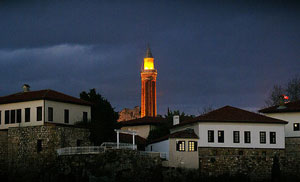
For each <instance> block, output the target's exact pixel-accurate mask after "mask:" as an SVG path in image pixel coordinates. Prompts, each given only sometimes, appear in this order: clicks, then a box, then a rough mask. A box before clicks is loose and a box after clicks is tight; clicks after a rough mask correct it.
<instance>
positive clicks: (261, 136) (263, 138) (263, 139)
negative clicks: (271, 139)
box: [259, 131, 267, 143]
mask: <svg viewBox="0 0 300 182" xmlns="http://www.w3.org/2000/svg"><path fill="white" fill-rule="evenodd" d="M259 141H260V143H266V141H267V140H266V132H265V131H261V132H259Z"/></svg>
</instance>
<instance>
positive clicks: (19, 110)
mask: <svg viewBox="0 0 300 182" xmlns="http://www.w3.org/2000/svg"><path fill="white" fill-rule="evenodd" d="M21 122H22V110H21V109H18V110H17V123H21Z"/></svg>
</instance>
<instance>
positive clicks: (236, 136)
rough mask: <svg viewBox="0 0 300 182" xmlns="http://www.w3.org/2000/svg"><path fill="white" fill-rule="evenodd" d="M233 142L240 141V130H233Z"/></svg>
mask: <svg viewBox="0 0 300 182" xmlns="http://www.w3.org/2000/svg"><path fill="white" fill-rule="evenodd" d="M233 143H240V132H239V131H233Z"/></svg>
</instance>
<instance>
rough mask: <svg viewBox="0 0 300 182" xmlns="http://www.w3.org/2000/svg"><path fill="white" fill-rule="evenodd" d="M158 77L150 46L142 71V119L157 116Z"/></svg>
mask: <svg viewBox="0 0 300 182" xmlns="http://www.w3.org/2000/svg"><path fill="white" fill-rule="evenodd" d="M156 76H157V70H156V69H155V68H154V58H153V56H152V53H151V50H150V48H149V46H148V47H147V52H146V57H145V58H144V67H143V69H142V71H141V78H142V96H141V117H145V116H150V117H155V116H156Z"/></svg>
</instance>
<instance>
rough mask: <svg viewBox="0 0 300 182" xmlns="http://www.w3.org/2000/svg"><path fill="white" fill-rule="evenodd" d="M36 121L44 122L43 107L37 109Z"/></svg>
mask: <svg viewBox="0 0 300 182" xmlns="http://www.w3.org/2000/svg"><path fill="white" fill-rule="evenodd" d="M36 120H37V121H42V107H37V108H36Z"/></svg>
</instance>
